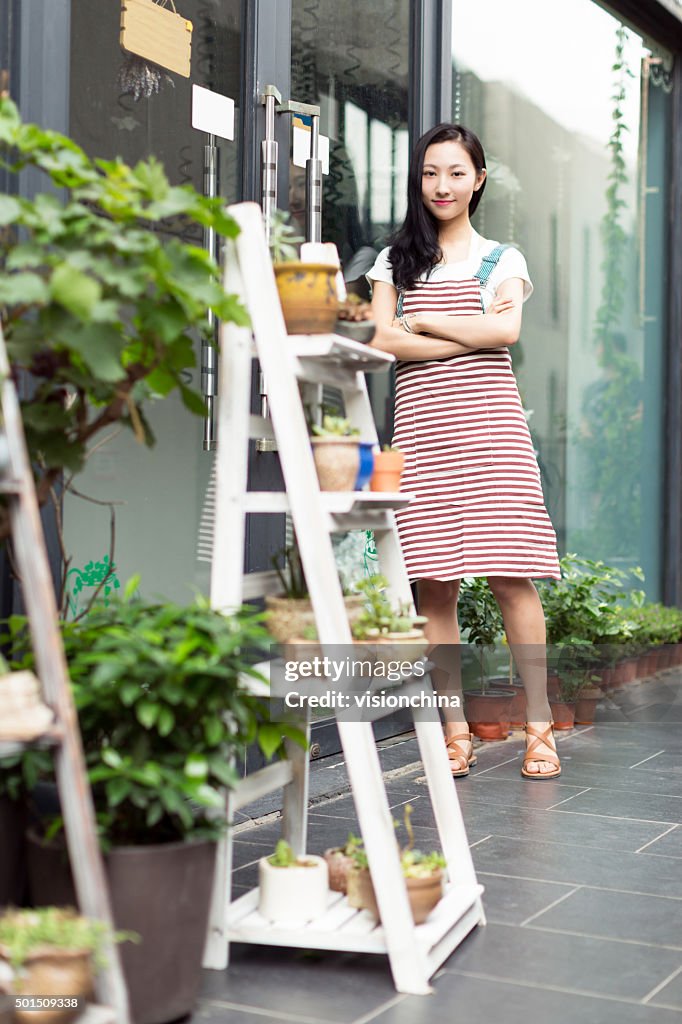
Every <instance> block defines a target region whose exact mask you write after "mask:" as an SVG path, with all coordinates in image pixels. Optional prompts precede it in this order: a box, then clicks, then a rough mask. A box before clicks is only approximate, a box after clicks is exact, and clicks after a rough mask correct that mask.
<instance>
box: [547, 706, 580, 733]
mask: <svg viewBox="0 0 682 1024" xmlns="http://www.w3.org/2000/svg"><path fill="white" fill-rule="evenodd" d="M549 707H550V710H551V712H552V719H553V721H554V728H555V730H562V729H572V728H573V726H574V725H575V701H567V700H550V702H549Z"/></svg>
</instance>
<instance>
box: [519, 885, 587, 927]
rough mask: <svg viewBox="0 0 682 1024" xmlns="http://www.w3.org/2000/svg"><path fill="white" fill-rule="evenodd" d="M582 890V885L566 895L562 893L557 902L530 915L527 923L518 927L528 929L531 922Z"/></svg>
mask: <svg viewBox="0 0 682 1024" xmlns="http://www.w3.org/2000/svg"><path fill="white" fill-rule="evenodd" d="M580 889H582V886H581V885H576V886H574V887H573V888H572V889H571V890H570V892H564V893H562V894H561V896H558V897H557V898H556V899H555V900H553V901H552V903H550V904H549V905H548V906H546V907H543V909H542V910H538V911H537V913H535V914H531V915H530V917H527V918H526V919H525V921H522V922H521V924H520V925H518V927H519V928H527V927H528V925H529V924H530V922H531V921H534V920H535V919H536V917H541V916H542V914H546V913H547V911H548V910H551V909H552V907H556V906H557V905H558V904H559V903H563V901H564V900H567V899H568V897H569V896H573V895H574V894H575V893H576V892H578V891H579V890H580Z"/></svg>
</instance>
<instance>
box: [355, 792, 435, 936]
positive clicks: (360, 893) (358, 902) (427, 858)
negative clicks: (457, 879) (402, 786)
mask: <svg viewBox="0 0 682 1024" xmlns="http://www.w3.org/2000/svg"><path fill="white" fill-rule="evenodd" d="M412 812H413V808H412V805H411V804H406V805H405V811H404V818H403V820H404V824H405V830H406V832H407V845H406V846H404V847H402V848H400V849H399V854H400V866H401V868H402V873H403V878H404V879H405V887H406V889H407V897H408V900H409V903H410V909H411V911H412V917H413V918H414V922H415V924H423V923H424V921H425V920H426V919H427V917H428V916H429V914H430V913H431V911H432V910H433V908H434V907H435V906H436V904H437V903H438V901H439V900H440V898H441V896H442V895H443V882H444V878H445V869H446V867H447V865H446V861H445V858H444V856H443V854H442V853H440V852H438V851H432V852H431V853H423V852H422V851H421V850H415V849H414V830H413V828H412V822H411V818H412ZM395 824H396V825H397V824H398V822H395ZM351 856H352V858H353V861H354V864H353V867H352V868H351V870H350V872H349V874H348V902H349V904H350V906H352V907H356V908H358V909H362V910H367V911H369V913H370V914H372V915H373V916H374V917H375V918H376V919H377V921H380V920H381V917H380V913H379V906H378V903H377V900H376V895H375V892H374V886H373V885H372V879H371V875H370V870H369V865H368V862H367V855H366V853H365V851H364V849H363V847H361V846H356V847H355V848H354V850H353V851H352V854H351Z"/></svg>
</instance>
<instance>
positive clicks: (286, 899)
mask: <svg viewBox="0 0 682 1024" xmlns="http://www.w3.org/2000/svg"><path fill="white" fill-rule="evenodd" d="M301 860H304V861H306V864H308V865H309V866H305V865H302V864H301V865H298V864H297V865H294V866H293V867H289V868H278V867H275V866H274V865H273V864H271V863H270V861H269V860H268V858H267V857H261V859H260V861H259V864H258V879H259V884H260V891H259V894H258V912H259V913H260V914H261V915H262V916H263V917H264V918H266V920H268V921H274V922H276V923H278V924H284V923H286V924H300V923H301V922H304V921H312V920H313V919H314V918H316V917H320V916H321V915H322V914H324V912H325V910H326V909H327V898H328V895H329V869H328V868H327V862H326V861H325V860H324V859H323V858H322V857H316V856H315V855H314V854H312V853H308V854H305V856H304V857H301Z"/></svg>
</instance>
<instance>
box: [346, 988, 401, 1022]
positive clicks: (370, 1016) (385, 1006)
mask: <svg viewBox="0 0 682 1024" xmlns="http://www.w3.org/2000/svg"><path fill="white" fill-rule="evenodd" d="M405 999H407V996H406V995H404V994H403V993H401V992H398V993H397V994H396V995H394V996H392V997H391V998H390V999H388V1000H386V1002H385V1003H382V1004H381V1006H377V1008H376V1009H375V1010H371V1011H370V1012H369V1013H366V1014H364V1016H362V1017H356V1018H355V1020H353V1021H351V1022H350V1024H370V1021H373V1020H376V1018H377V1017H378V1016H379V1014H381V1013H384V1012H385V1011H386V1010H392V1009H393V1007H394V1006H397V1005H398V1003H402V1002H403V1001H404V1000H405Z"/></svg>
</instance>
